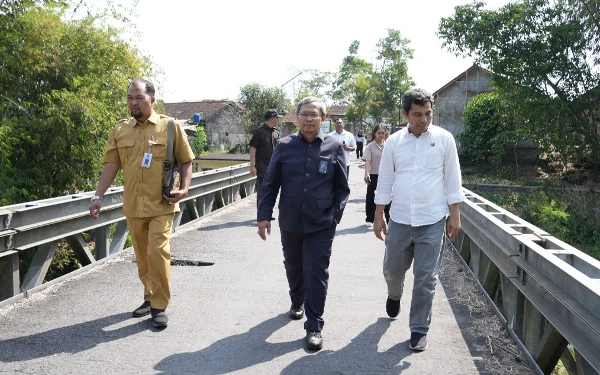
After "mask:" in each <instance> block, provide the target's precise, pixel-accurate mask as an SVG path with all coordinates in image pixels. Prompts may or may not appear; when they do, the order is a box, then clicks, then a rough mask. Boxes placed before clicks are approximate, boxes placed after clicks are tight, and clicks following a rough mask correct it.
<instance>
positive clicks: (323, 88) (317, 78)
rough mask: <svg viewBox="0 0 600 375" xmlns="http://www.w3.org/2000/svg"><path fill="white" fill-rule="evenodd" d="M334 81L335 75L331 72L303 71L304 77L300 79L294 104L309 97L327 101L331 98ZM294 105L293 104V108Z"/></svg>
mask: <svg viewBox="0 0 600 375" xmlns="http://www.w3.org/2000/svg"><path fill="white" fill-rule="evenodd" d="M298 73H300V72H299V71H298V72H296V74H298ZM333 80H334V74H333V73H331V72H322V71H320V70H318V69H306V70H303V71H302V75H301V76H300V77H299V79H298V81H299V85H298V89H297V90H294V91H295V95H294V103H297V102H299V101H300V99H302V98H305V97H307V96H315V97H317V98H321V99H323V100H325V101H327V100H328V99H330V98H331V87H332V84H333ZM294 103H292V106H293V105H294ZM290 109H291V108H289V109H288V110H290ZM292 110H293V109H292Z"/></svg>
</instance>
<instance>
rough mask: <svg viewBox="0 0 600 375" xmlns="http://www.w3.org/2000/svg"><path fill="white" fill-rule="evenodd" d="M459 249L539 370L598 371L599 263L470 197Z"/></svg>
mask: <svg viewBox="0 0 600 375" xmlns="http://www.w3.org/2000/svg"><path fill="white" fill-rule="evenodd" d="M466 195H467V200H466V201H465V202H463V203H461V222H462V227H463V232H461V234H460V235H459V237H458V238H457V240H456V245H457V249H458V251H459V252H460V254H461V256H462V258H463V259H464V260H465V262H466V263H467V264H468V265H469V267H470V268H471V270H472V271H473V273H474V275H475V276H476V277H477V278H478V280H479V283H480V284H481V286H482V288H483V289H484V290H485V291H486V292H487V294H488V295H489V296H490V298H491V300H492V301H493V302H494V303H495V304H496V307H497V308H498V310H499V311H500V312H501V313H502V315H503V316H504V318H505V320H506V324H507V327H508V328H509V329H510V330H512V332H513V334H514V335H515V336H516V337H517V338H518V339H519V340H520V341H521V342H522V343H523V345H524V347H525V348H526V349H527V350H528V351H529V353H530V354H531V356H532V357H533V359H534V360H535V361H536V362H537V364H538V366H539V367H540V369H541V370H542V371H543V372H544V373H545V374H550V373H551V372H552V371H553V370H554V368H555V366H556V364H557V362H558V360H561V361H562V363H563V365H564V366H565V368H566V370H567V371H568V373H569V374H570V375H575V374H577V375H592V374H593V375H598V374H599V372H600V315H599V314H600V262H599V261H598V260H596V259H594V258H592V257H590V256H588V255H587V254H585V253H583V252H581V251H579V250H577V249H575V248H573V247H571V246H569V245H568V244H566V243H564V242H562V241H560V240H558V239H557V238H555V237H552V236H551V235H549V234H548V233H546V232H544V231H543V230H541V229H539V228H537V227H535V226H533V225H532V224H530V223H528V222H526V221H524V220H522V219H521V218H519V217H517V216H515V215H512V214H511V213H510V212H508V211H506V210H504V209H502V208H500V207H498V206H497V205H495V204H493V203H491V202H489V201H487V200H485V199H484V198H482V197H480V196H478V195H476V194H474V193H472V192H470V191H466Z"/></svg>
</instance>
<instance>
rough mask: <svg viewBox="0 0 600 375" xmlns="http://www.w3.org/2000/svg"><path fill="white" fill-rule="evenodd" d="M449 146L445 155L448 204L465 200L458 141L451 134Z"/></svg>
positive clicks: (445, 182)
mask: <svg viewBox="0 0 600 375" xmlns="http://www.w3.org/2000/svg"><path fill="white" fill-rule="evenodd" d="M447 141H448V147H446V154H445V157H444V184H445V185H446V196H447V199H448V205H451V204H454V203H460V202H462V201H464V200H465V195H464V193H463V189H462V177H461V174H460V163H459V161H458V153H457V151H456V142H455V141H454V137H453V136H451V135H449V136H448V138H447Z"/></svg>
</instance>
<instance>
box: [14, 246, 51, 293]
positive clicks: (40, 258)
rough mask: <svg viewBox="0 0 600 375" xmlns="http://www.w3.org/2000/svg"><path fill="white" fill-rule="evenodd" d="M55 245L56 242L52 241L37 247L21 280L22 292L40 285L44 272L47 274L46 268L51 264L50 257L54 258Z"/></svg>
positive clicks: (44, 275)
mask: <svg viewBox="0 0 600 375" xmlns="http://www.w3.org/2000/svg"><path fill="white" fill-rule="evenodd" d="M57 245H58V241H54V242H50V243H46V244H43V245H40V246H38V248H37V250H36V252H35V255H34V256H33V260H32V261H31V265H30V266H29V269H28V270H27V274H26V275H25V279H24V280H23V285H21V290H22V291H26V290H29V289H33V288H35V287H36V286H40V285H42V283H43V282H44V277H46V272H48V268H49V267H50V263H51V262H52V257H54V253H55V252H56V246H57Z"/></svg>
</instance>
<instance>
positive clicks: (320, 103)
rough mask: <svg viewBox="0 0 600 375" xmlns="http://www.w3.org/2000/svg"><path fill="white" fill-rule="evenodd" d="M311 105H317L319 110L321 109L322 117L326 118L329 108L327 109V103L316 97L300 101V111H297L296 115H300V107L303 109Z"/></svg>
mask: <svg viewBox="0 0 600 375" xmlns="http://www.w3.org/2000/svg"><path fill="white" fill-rule="evenodd" d="M311 103H316V104H317V105H318V106H319V108H320V109H321V116H325V115H326V114H327V107H325V102H323V101H322V100H321V99H319V98H316V97H314V96H307V97H306V98H303V99H302V100H300V101H299V102H298V110H297V111H296V114H298V113H300V107H302V106H303V105H305V104H311Z"/></svg>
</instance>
